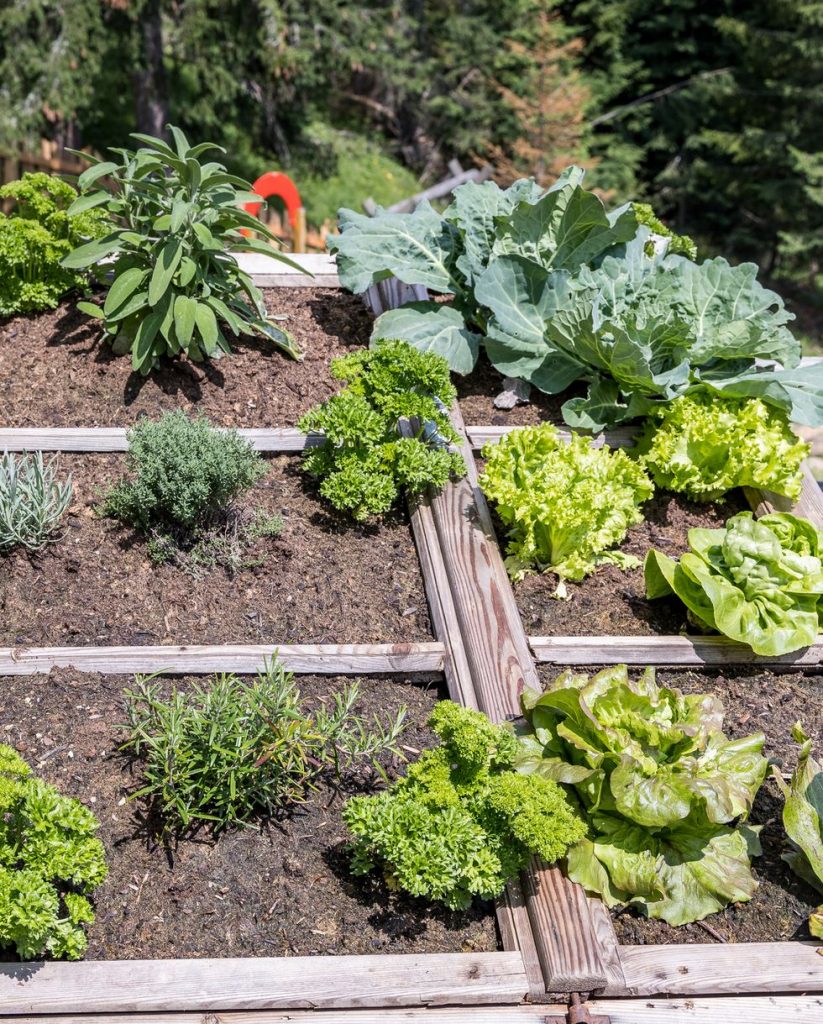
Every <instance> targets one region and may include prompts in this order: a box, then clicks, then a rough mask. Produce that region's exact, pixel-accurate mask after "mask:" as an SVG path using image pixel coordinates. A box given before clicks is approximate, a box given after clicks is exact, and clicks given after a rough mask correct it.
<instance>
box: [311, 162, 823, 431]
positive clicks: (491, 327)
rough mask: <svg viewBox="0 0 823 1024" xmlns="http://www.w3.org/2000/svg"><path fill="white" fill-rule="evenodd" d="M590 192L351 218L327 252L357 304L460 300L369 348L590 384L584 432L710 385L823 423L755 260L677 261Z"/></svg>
mask: <svg viewBox="0 0 823 1024" xmlns="http://www.w3.org/2000/svg"><path fill="white" fill-rule="evenodd" d="M581 182H582V172H581V171H580V170H579V169H578V168H570V169H569V170H567V171H566V172H565V173H564V174H563V175H561V177H560V179H559V180H558V181H557V183H556V184H555V185H554V186H553V187H552V188H550V189H548V190H547V191H545V192H543V191H542V190H541V189H540V188H539V187H538V186H537V185H536V184H535V182H534V181H532V180H527V179H524V180H521V181H518V182H515V184H514V185H512V186H511V187H510V188H508V189H506V190H505V191H504V190H501V189H500V188H498V187H497V185H495V184H494V183H493V182H484V183H483V184H476V183H468V184H466V185H461V186H460V187H459V188H457V189H455V193H454V201H453V202H452V204H451V205H450V206H449V207H448V208H447V210H446V211H445V212H444V213H443V214H442V215H441V214H439V213H437V212H435V210H433V209H432V207H431V206H430V205H429V204H427V203H422V204H421V205H420V206H419V207H418V208H417V209H416V210H415V212H414V213H410V214H391V213H382V212H381V213H379V214H378V216H376V217H366V216H362V215H360V214H357V213H354V212H353V211H351V210H341V211H340V228H341V234H340V235H339V236H336V237H335V238H333V239H332V241H331V246H332V251H334V252H336V253H337V260H338V268H339V271H340V279H341V281H342V283H343V284H344V286H346V287H347V288H350V289H351V290H352V291H354V292H362V291H364V290H365V289H366V288H368V287H369V285H371V284H373V283H374V282H377V281H380V280H382V279H384V278H386V277H388V276H389V275H394V276H395V277H397V278H398V279H399V280H401V281H403V282H405V283H406V284H409V285H422V286H424V287H426V288H429V289H431V290H432V291H434V292H441V293H445V294H448V295H451V296H453V300H452V302H451V303H449V304H444V303H437V302H414V303H410V304H407V305H406V306H403V307H401V308H400V309H396V310H389V311H387V312H386V313H384V314H383V315H382V316H380V317H379V318H378V320H377V322H376V324H375V328H374V332H373V335H372V337H373V339H378V338H384V337H392V338H403V339H405V340H406V341H408V342H409V343H410V344H412V345H415V346H417V347H418V348H421V349H425V350H434V351H437V352H439V353H440V354H441V355H443V356H444V357H445V358H446V359H447V360H448V362H449V366H450V367H451V369H452V370H455V371H457V372H459V373H468V372H469V371H470V370H471V369H472V368H473V367H474V365H475V362H476V360H477V356H478V352H479V350H480V347H481V345H482V347H483V348H484V349H485V352H486V354H487V356H488V358H489V359H490V360H491V362H492V364H493V365H494V366H495V367H496V368H497V369H498V370H499V371H500V372H501V373H503V374H505V375H506V376H510V377H516V378H521V379H524V380H527V381H530V382H531V383H532V384H533V385H534V386H535V387H537V388H539V389H540V390H541V391H544V392H546V393H548V394H561V393H562V392H565V391H566V390H567V389H568V388H569V387H570V386H571V385H572V384H574V383H575V382H585V383H587V384H588V386H589V387H588V393H587V395H586V396H585V397H582V396H578V397H575V398H571V399H570V400H568V401H567V402H566V403H565V404H564V406H563V416H564V419H565V420H566V422H567V423H568V424H569V425H570V426H572V427H575V428H577V429H585V430H602V429H604V428H606V427H611V426H614V425H615V424H617V423H621V422H624V421H628V420H632V419H635V418H638V417H642V416H646V415H648V414H649V413H650V412H651V411H652V409H653V408H655V407H656V406H658V405H660V404H661V403H666V402H668V401H670V400H672V399H673V398H677V397H678V396H679V395H683V394H687V393H689V392H691V391H693V390H695V389H698V388H700V389H704V388H706V387H708V388H710V389H711V390H713V391H715V392H718V393H720V394H722V395H724V396H726V397H730V398H760V399H761V400H762V401H764V402H766V403H767V404H768V405H770V406H774V407H776V408H777V409H780V410H782V411H783V412H784V413H785V414H786V415H787V416H788V417H789V418H790V419H791V420H793V421H795V422H800V423H806V424H811V425H817V424H820V423H823V364H820V365H818V366H814V367H804V368H803V369H802V371H801V370H799V369H798V364H799V361H800V343H799V342H798V341H797V340H796V339H795V338H794V337H793V336H792V334H791V332H790V331H789V330H788V328H787V327H786V324H787V323H788V322H789V321H790V320H792V319H793V316H792V314H790V313H789V312H788V311H787V310H786V309H785V308H784V305H783V301H782V300H781V298H780V297H779V296H778V295H777V294H776V293H774V292H772V291H768V290H767V289H765V288H764V287H763V286H762V285H761V284H760V283H759V282H758V280H757V267H756V266H755V265H754V264H753V263H743V264H741V265H740V266H736V267H733V266H730V265H729V263H728V262H727V261H726V260H724V259H722V258H721V257H718V258H716V259H709V260H704V261H703V262H702V263H699V264H698V263H695V262H693V261H692V260H691V259H688V258H687V257H685V256H682V255H677V254H667V253H666V251H665V250H666V245H660V246H658V245H655V244H654V237H653V232H652V231H651V230H650V229H649V228H648V227H646V226H645V225H643V224H640V223H638V211H637V208H636V207H634V206H633V205H632V204H627V205H626V206H622V207H620V208H619V209H617V210H614V211H612V212H611V213H607V212H606V210H605V209H604V207H603V204H602V203H601V201H600V200H599V199H598V197H597V196H596V195H594V194H593V193H591V192H586V191H585V189H583V187H582V184H581ZM644 217H645V214H644V212H643V210H642V208H641V210H640V220H642V219H644ZM758 359H762V360H766V361H774V362H776V363H778V364H782V366H783V367H784V369H774V368H772V367H770V366H768V365H759V364H758V362H757V360H758Z"/></svg>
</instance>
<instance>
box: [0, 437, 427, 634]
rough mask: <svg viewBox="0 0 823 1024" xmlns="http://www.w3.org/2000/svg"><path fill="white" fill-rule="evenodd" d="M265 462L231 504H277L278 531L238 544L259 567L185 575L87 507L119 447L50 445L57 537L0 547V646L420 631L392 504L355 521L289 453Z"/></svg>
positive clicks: (423, 616) (419, 602) (114, 465)
mask: <svg viewBox="0 0 823 1024" xmlns="http://www.w3.org/2000/svg"><path fill="white" fill-rule="evenodd" d="M268 461H269V465H270V469H269V472H268V474H267V475H266V476H265V477H264V478H263V479H262V481H260V483H259V484H258V485H257V486H256V487H255V488H254V490H253V491H252V492H250V494H249V495H247V496H246V497H245V498H244V499H242V502H241V504H242V505H243V506H244V507H248V508H250V509H261V510H262V511H263V512H265V513H266V514H277V515H280V516H281V517H282V519H283V523H284V527H283V531H282V533H281V534H280V536H279V537H277V538H274V539H273V538H264V539H261V540H259V541H256V542H255V543H254V544H253V546H252V547H251V548H250V549H249V550H248V551H247V557H248V558H249V560H262V564H259V565H254V566H253V567H250V568H247V569H243V570H241V571H240V572H239V573H237V574H236V575H234V576H232V575H230V574H229V572H228V571H227V570H225V569H221V568H217V569H214V570H212V571H211V572H210V573H208V574H207V575H206V576H205V577H204V578H202V579H192V578H191V576H189V575H187V574H185V573H184V572H183V571H182V570H180V569H179V568H176V567H174V566H172V565H161V566H157V565H155V564H153V563H152V562H151V560H150V559H149V556H148V551H147V545H146V542H145V540H144V538H143V537H141V536H139V535H136V534H135V533H134V532H133V531H132V530H131V529H129V528H127V527H124V526H122V525H121V524H119V523H117V522H115V521H113V520H109V519H102V518H100V517H99V516H98V515H97V514H96V512H95V505H96V504H97V503H98V501H99V498H100V495H101V493H102V492H103V491H104V490H105V489H106V488H107V486H109V485H110V484H111V483H112V482H113V481H114V480H115V479H117V478H118V477H119V476H120V475H121V474H122V473H123V471H124V458H123V457H122V456H119V455H65V456H62V457H61V461H60V466H61V475H62V473H63V472H65V471H71V473H72V475H73V479H74V500H73V502H72V506H71V508H70V510H69V513H68V515H67V516H66V519H65V520H64V525H65V530H64V534H63V536H62V538H61V539H59V540H58V541H57V542H56V543H54V544H52V545H50V546H49V547H47V548H46V549H44V550H43V551H41V552H40V553H38V554H35V555H28V554H27V553H25V552H23V551H20V550H19V549H18V550H16V551H14V552H12V553H11V554H9V555H7V556H6V557H5V558H2V557H0V646H21V645H37V646H47V645H63V644H66V645H71V644H75V645H92V646H98V645H99V646H103V645H106V644H125V645H141V644H162V643H175V644H176V643H180V644H188V643H200V644H218V643H244V642H246V643H392V642H397V643H402V642H407V641H416V640H429V639H431V631H430V626H429V618H428V608H427V605H426V597H425V593H424V590H423V581H422V577H421V574H420V568H419V563H418V560H417V554H416V551H415V548H414V542H413V540H412V537H411V531H410V529H409V525H408V521H407V519H406V516H405V514H404V513H402V512H399V511H398V512H396V513H393V514H391V515H388V516H386V517H385V518H383V519H381V520H380V522H379V523H378V524H376V525H366V526H358V525H354V524H352V522H351V520H348V519H345V518H343V517H342V516H339V515H337V514H335V513H334V512H333V510H330V508H329V506H328V505H327V504H326V503H325V502H323V501H322V500H321V499H320V498H319V496H317V495H316V492H315V489H314V487H313V485H312V483H311V482H310V481H309V480H308V479H307V478H306V477H305V475H304V474H303V473H302V472H301V471H300V466H299V459H297V458H294V457H288V456H278V457H274V458H271V459H269V460H268Z"/></svg>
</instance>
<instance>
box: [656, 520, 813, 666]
mask: <svg viewBox="0 0 823 1024" xmlns="http://www.w3.org/2000/svg"><path fill="white" fill-rule="evenodd" d="M689 547H690V548H691V551H689V552H686V554H684V555H682V556H681V558H680V561H679V562H676V561H674V559H672V558H670V557H669V556H668V555H665V554H663V553H662V552H661V551H656V550H654V549H653V550H651V551H649V553H648V555H647V556H646V566H645V571H646V595H647V596H648V597H649V598H652V599H654V598H658V597H665V596H666V595H668V594H676V595H677V596H678V597H679V598H680V600H681V601H682V602H683V603H684V604H685V605H686V607H687V608H688V609H689V613H690V616H691V617H692V618H693V619H694V620H695V622H696V623H697V624H698V625H700V626H701V627H703V628H704V629H710V630H717V632H719V633H723V634H724V635H725V636H728V637H730V638H731V639H732V640H738V641H739V642H740V643H744V644H748V645H749V647H751V649H752V650H753V651H754V653H755V654H764V655H771V656H775V655H779V654H789V653H790V652H791V651H797V650H800V648H802V647H808V646H809V644H811V643H814V641H815V640H816V639H817V634H818V629H819V623H818V603H819V601H820V598H821V595H823V533H821V532H820V531H819V530H818V529H817V527H815V526H814V525H813V524H812V523H810V522H809V521H808V520H807V519H801V518H798V517H797V516H793V515H791V514H790V513H788V512H774V513H771V514H770V515H766V516H761V517H760V519H754V517H753V516H752V513H751V512H740V513H739V514H738V515H736V516H732V518H731V519H729V521H728V522H727V523H726V526H725V528H724V529H722V530H706V529H692V530H689Z"/></svg>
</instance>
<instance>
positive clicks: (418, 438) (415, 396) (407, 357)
mask: <svg viewBox="0 0 823 1024" xmlns="http://www.w3.org/2000/svg"><path fill="white" fill-rule="evenodd" d="M332 373H333V374H334V376H335V377H337V378H338V379H339V380H342V381H344V382H345V383H346V384H347V385H348V386H347V387H346V388H344V389H343V391H341V392H339V393H338V394H337V395H334V396H333V397H332V398H330V399H329V400H328V401H326V402H322V403H321V404H320V405H318V406H316V407H315V408H314V409H312V410H310V411H309V412H308V413H307V414H306V415H305V416H304V417H303V418H302V419H301V420H300V424H299V425H300V429H301V430H304V431H306V433H310V432H312V431H316V432H322V433H323V434H324V435H325V441H324V443H323V444H321V445H319V446H317V447H313V448H309V449H308V451H307V454H306V457H305V459H304V462H303V465H304V468H305V469H306V472H308V473H311V474H312V476H316V477H319V478H320V479H321V480H322V483H321V485H320V493H321V494H322V495H323V497H324V498H326V499H327V500H328V501H329V502H331V504H332V505H334V507H335V508H338V509H341V510H343V511H345V512H348V513H350V514H351V515H352V516H353V517H354V518H355V519H358V520H364V519H367V518H368V517H369V516H372V515H379V514H381V513H383V512H387V511H388V510H389V509H390V508H391V506H392V505H393V504H394V503H395V501H397V499H398V497H399V496H400V492H401V489H403V488H405V489H406V490H408V491H409V492H411V493H412V494H417V493H419V492H420V491H423V490H425V488H426V487H428V486H430V485H431V486H433V487H442V486H443V485H444V484H445V483H446V482H447V481H448V480H449V478H450V477H451V476H462V475H463V474H464V473H465V471H466V467H465V464H464V462H463V458H462V456H461V455H460V454H459V453H458V452H456V451H452V450H451V447H450V445H451V444H453V443H454V442H456V441H457V434H456V433H455V431H454V428H453V427H452V425H451V421H450V420H449V416H448V411H447V410H448V408H449V407H450V406H451V404H452V403H453V402H454V399H455V397H456V392H455V389H454V387H453V385H452V383H451V380H450V379H449V368H448V365H447V364H446V362H445V360H444V359H442V358H441V357H440V356H438V355H436V354H435V353H434V352H418V351H417V350H416V349H414V348H412V347H411V346H409V345H407V344H406V342H404V341H392V340H388V339H384V340H380V341H379V342H378V343H377V344H376V345H375V347H374V348H372V349H371V350H366V351H360V352H354V353H352V354H351V355H347V356H342V357H340V358H338V359H335V360H334V361H333V362H332ZM401 418H403V419H407V420H409V421H414V422H415V423H416V424H417V426H416V428H415V429H416V431H417V432H416V434H415V435H414V436H412V437H400V436H399V434H398V425H397V424H398V420H400V419H401Z"/></svg>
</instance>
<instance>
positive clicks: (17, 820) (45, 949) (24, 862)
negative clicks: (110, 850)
mask: <svg viewBox="0 0 823 1024" xmlns="http://www.w3.org/2000/svg"><path fill="white" fill-rule="evenodd" d="M99 824H100V823H99V822H98V820H97V818H95V816H94V815H93V814H92V812H91V811H90V810H89V809H88V808H87V807H84V806H83V805H82V804H81V803H80V802H79V801H78V800H73V799H71V798H70V797H66V796H61V795H60V794H59V793H58V792H57V790H56V789H55V788H54V786H50V785H48V784H47V783H45V782H43V781H42V780H41V779H35V778H33V777H32V775H31V769H30V768H29V766H28V765H27V764H26V762H25V761H24V760H23V759H22V758H21V757H20V756H19V755H18V754H17V752H16V751H15V750H13V749H12V748H11V747H8V746H5V745H2V744H0V948H6V947H11V948H12V949H14V950H15V952H16V953H17V955H18V956H19V957H21V959H23V960H34V959H37V958H40V957H42V956H45V955H46V954H48V955H50V956H54V957H68V959H70V960H77V959H79V958H80V957H81V956H82V955H83V953H84V952H85V949H86V944H87V940H86V933H85V928H84V925H87V924H91V923H92V922H93V921H94V911H93V909H92V906H91V903H90V902H89V896H90V895H91V894H92V892H93V891H94V890H95V889H96V888H97V886H98V885H100V884H101V882H103V881H104V879H105V878H106V874H107V869H106V858H105V850H104V849H103V844H102V843H101V842H100V840H99V839H98V838H97V836H96V835H95V833H96V832H97V829H98V828H99Z"/></svg>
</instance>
